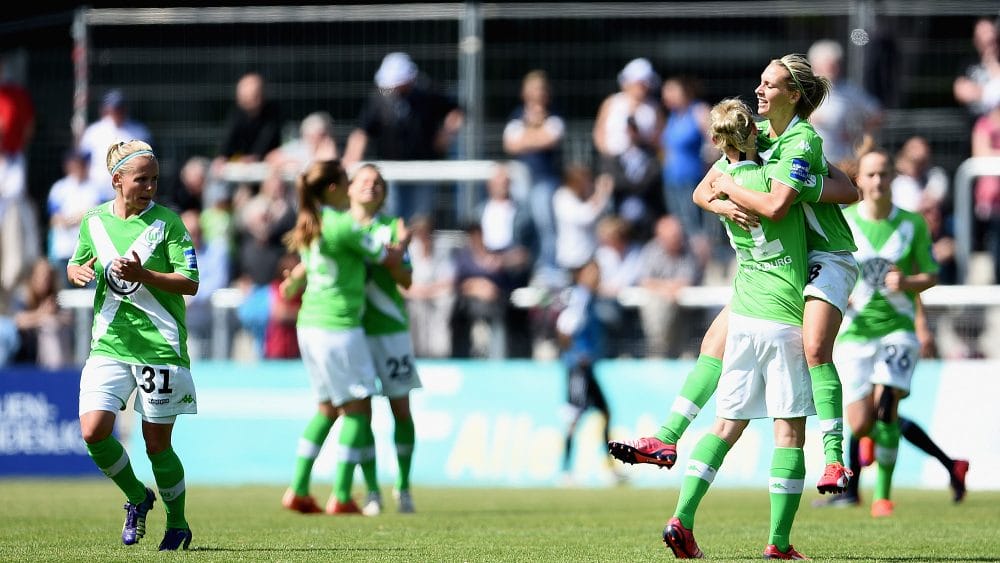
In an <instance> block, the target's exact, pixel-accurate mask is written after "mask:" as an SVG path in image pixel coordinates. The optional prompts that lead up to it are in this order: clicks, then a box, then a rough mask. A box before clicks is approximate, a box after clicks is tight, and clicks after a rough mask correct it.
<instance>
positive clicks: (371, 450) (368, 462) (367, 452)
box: [360, 425, 379, 493]
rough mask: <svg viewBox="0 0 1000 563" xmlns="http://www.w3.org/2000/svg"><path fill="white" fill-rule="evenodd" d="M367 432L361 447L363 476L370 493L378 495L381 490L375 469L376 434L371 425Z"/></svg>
mask: <svg viewBox="0 0 1000 563" xmlns="http://www.w3.org/2000/svg"><path fill="white" fill-rule="evenodd" d="M367 430H368V432H367V433H366V434H367V435H366V436H365V440H364V444H362V446H361V463H360V465H361V475H362V476H363V477H364V478H365V486H367V487H368V492H369V493H377V492H379V490H378V471H376V467H375V434H374V433H373V432H372V428H371V425H368V427H367Z"/></svg>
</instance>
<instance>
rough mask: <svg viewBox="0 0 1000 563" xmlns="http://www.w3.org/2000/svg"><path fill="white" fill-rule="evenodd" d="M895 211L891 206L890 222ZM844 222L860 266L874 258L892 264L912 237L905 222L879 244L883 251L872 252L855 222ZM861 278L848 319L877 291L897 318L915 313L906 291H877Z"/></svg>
mask: <svg viewBox="0 0 1000 563" xmlns="http://www.w3.org/2000/svg"><path fill="white" fill-rule="evenodd" d="M897 212H898V210H897V209H896V208H895V207H894V208H893V209H892V212H891V213H890V214H889V217H888V218H886V220H892V218H893V217H895V216H896V213H897ZM847 223H848V225H850V227H851V232H852V233H854V242H855V244H857V246H858V250H857V251H856V252H855V253H854V256H855V258H857V260H858V264H863V263H864V262H865V261H866V260H869V259H871V258H876V257H879V258H883V259H885V260H887V261H889V262H891V263H892V264H895V263H896V262H898V261H899V259H900V258H901V257H902V256H903V254H904V253H905V252H906V250H907V249H908V248H909V247H910V244H911V243H912V242H913V237H914V235H915V231H914V227H913V223H911V222H909V221H904V222H902V223H900V224H899V228H897V229H896V230H895V231H893V233H892V235H890V236H889V238H888V239H887V240H886V241H885V244H883V245H882V248H880V249H879V250H875V247H873V246H872V243H871V241H869V240H868V238H867V237H866V236H865V235H864V233H863V232H862V231H861V228H860V227H859V226H858V225H857V223H855V222H854V221H848V222H847ZM860 279H861V282H862V283H859V284H858V285H857V286H856V287H855V289H854V293H853V294H851V301H852V306H851V310H850V311H848V313H847V318H848V320H853V319H854V317H856V316H857V314H858V312H859V311H861V310H862V309H864V308H865V306H866V305H868V303H869V302H870V301H871V300H872V297H874V296H875V293H876V292H877V293H879V294H880V295H882V297H884V298H885V299H886V301H888V302H889V304H890V305H892V307H893V309H895V310H896V312H897V313H899V314H900V315H906V316H908V317H909V318H911V319H912V318H913V317H914V315H915V314H916V312H915V311H914V305H913V302H912V301H910V299H909V298H908V297H907V295H906V292H903V291H889V290H887V289H881V290H880V289H876V288H875V287H873V286H871V285H870V284H868V283H867V282H865V280H864V275H862V276H861V278H860Z"/></svg>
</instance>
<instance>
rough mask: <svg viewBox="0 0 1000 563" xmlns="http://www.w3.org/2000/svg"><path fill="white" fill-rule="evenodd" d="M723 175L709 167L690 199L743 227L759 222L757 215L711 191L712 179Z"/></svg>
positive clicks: (747, 228)
mask: <svg viewBox="0 0 1000 563" xmlns="http://www.w3.org/2000/svg"><path fill="white" fill-rule="evenodd" d="M724 175H725V174H723V173H722V172H720V171H719V170H716V169H715V167H712V168H710V169H709V170H708V172H707V173H706V174H705V177H704V178H702V179H701V182H698V186H697V187H695V189H694V193H693V194H692V195H691V199H692V200H694V203H695V204H696V205H697V206H698V207H701V208H702V209H704V210H705V211H708V212H710V213H714V214H716V215H721V216H722V217H725V218H727V219H729V220H731V221H733V222H734V223H736V224H737V225H739V226H741V227H742V228H743V229H745V230H749V229H750V227H752V226H755V225H757V224H759V221H758V218H757V216H756V215H754V214H753V213H752V212H750V211H748V210H747V209H745V208H743V207H741V206H739V205H738V204H736V203H735V202H733V201H729V199H728V198H726V197H725V196H723V197H722V198H719V197H716V195H715V194H714V193H713V192H712V181H713V180H715V179H717V178H720V177H722V176H724Z"/></svg>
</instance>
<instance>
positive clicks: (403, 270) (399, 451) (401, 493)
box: [348, 164, 420, 516]
mask: <svg viewBox="0 0 1000 563" xmlns="http://www.w3.org/2000/svg"><path fill="white" fill-rule="evenodd" d="M386 190H387V185H386V182H385V179H384V178H382V174H381V173H380V172H379V170H378V168H377V167H375V166H374V165H372V164H365V165H362V166H361V167H360V168H358V170H356V171H355V172H354V177H353V178H352V179H351V184H350V188H349V189H348V195H349V196H350V200H351V214H352V216H353V217H354V219H355V221H357V222H358V223H359V224H360V225H362V227H363V228H364V229H365V230H366V231H367V232H368V234H369V236H370V237H371V238H372V239H373V240H375V241H376V242H379V243H382V244H384V245H391V244H400V242H401V241H402V242H403V243H404V244H405V240H403V239H406V238H408V237H409V235H408V233H407V232H406V230H405V229H403V228H401V222H400V220H399V219H397V218H395V217H390V216H388V215H383V214H381V213H379V211H380V210H381V209H382V206H383V205H384V203H385V200H386V196H387V192H386ZM412 274H413V272H412V269H411V268H410V264H409V260H408V259H404V261H403V262H401V263H399V264H395V265H394V266H393V267H388V266H383V265H380V264H374V265H371V266H370V267H369V269H368V282H367V283H366V284H365V314H364V318H362V321H361V324H362V326H363V327H364V329H365V336H366V337H367V340H368V347H369V349H370V350H371V353H372V358H373V360H374V361H375V373H376V375H377V376H378V381H379V388H380V390H381V393H382V394H383V395H385V396H386V397H388V399H389V408H390V409H391V410H392V417H393V419H394V420H395V423H396V427H395V431H394V433H393V441H394V442H395V444H396V462H397V466H398V473H397V475H396V486H395V488H394V489H393V494H394V496H395V497H396V501H397V503H398V504H397V506H398V510H399V512H402V513H410V512H413V511H414V507H413V496H412V495H411V493H410V467H411V461H412V459H413V445H414V438H415V431H414V427H413V416H412V415H411V413H410V391H412V390H414V389H418V388H420V377H419V376H418V375H417V368H416V365H415V364H414V362H413V360H414V354H413V341H412V340H411V338H410V321H409V315H408V314H407V312H406V301H405V299H404V298H403V295H402V294H401V293H400V291H399V287H400V286H402V287H404V288H407V287H409V286H410V283H411V282H412ZM371 453H372V456H371V461H370V462H362V469H363V473H364V475H365V480H366V481H367V484H368V491H369V492H368V500H367V502H366V504H365V506H364V507H363V508H362V512H363V513H364V514H365V515H369V516H372V515H376V514H379V513H380V512H381V511H382V498H381V495H380V494H379V490H378V481H377V479H376V476H375V464H374V452H373V451H372V452H371Z"/></svg>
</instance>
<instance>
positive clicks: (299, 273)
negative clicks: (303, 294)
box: [278, 262, 306, 299]
mask: <svg viewBox="0 0 1000 563" xmlns="http://www.w3.org/2000/svg"><path fill="white" fill-rule="evenodd" d="M282 275H284V276H285V279H283V280H281V284H280V285H279V286H278V292H279V293H281V296H282V297H284V298H285V299H291V298H292V297H294V296H295V294H296V293H298V292H300V291H302V288H303V287H305V285H306V265H305V264H303V263H301V262H299V263H298V264H296V265H295V267H294V268H292V269H291V270H285V271H284V272H282Z"/></svg>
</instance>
